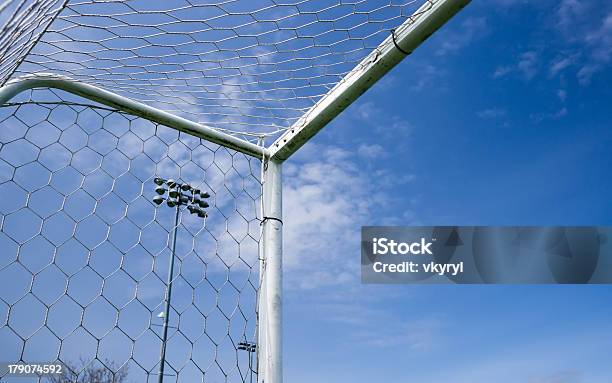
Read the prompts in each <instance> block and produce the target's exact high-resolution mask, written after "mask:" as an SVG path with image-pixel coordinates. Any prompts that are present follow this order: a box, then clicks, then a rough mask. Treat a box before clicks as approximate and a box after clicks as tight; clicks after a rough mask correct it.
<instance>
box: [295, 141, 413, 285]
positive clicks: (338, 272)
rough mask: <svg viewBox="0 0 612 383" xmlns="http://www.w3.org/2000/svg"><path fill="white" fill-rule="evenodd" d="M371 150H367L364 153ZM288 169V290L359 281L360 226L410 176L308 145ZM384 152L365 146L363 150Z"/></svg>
mask: <svg viewBox="0 0 612 383" xmlns="http://www.w3.org/2000/svg"><path fill="white" fill-rule="evenodd" d="M364 148H367V149H364ZM303 149H305V150H304V151H300V152H299V156H297V157H296V158H294V159H292V161H290V162H288V163H286V164H285V168H284V176H285V177H284V189H283V209H284V212H285V214H284V218H285V219H284V240H283V242H284V257H285V258H284V260H285V263H284V264H285V267H286V270H287V274H286V276H287V278H286V280H287V287H289V288H297V289H313V288H318V287H321V286H329V285H343V284H346V283H347V282H355V281H357V280H358V278H359V271H360V269H359V267H360V263H359V259H360V248H359V246H360V239H359V236H360V228H361V226H362V225H365V224H372V223H373V222H375V220H376V219H377V216H378V212H380V211H381V210H383V209H386V208H388V207H389V206H390V204H391V203H392V200H393V199H392V196H391V194H390V192H391V190H392V189H393V188H394V187H397V186H399V185H403V184H405V182H409V180H406V179H405V177H403V176H401V175H399V176H398V177H395V178H392V177H386V174H384V173H379V172H377V171H376V170H371V169H369V168H367V167H364V166H362V165H361V162H365V161H364V160H363V159H362V160H359V159H358V158H357V156H356V155H355V154H353V153H351V152H349V151H347V150H344V149H341V148H338V147H334V146H317V145H314V144H307V145H306V146H305V147H304V148H303ZM382 150H383V149H382V147H377V146H375V145H371V146H363V145H362V152H363V151H365V152H366V154H368V155H371V154H373V153H375V154H378V153H379V152H381V151H382Z"/></svg>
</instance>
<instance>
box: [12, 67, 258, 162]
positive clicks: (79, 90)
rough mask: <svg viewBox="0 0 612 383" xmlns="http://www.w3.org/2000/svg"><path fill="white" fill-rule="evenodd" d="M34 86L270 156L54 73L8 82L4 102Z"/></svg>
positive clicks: (203, 127)
mask: <svg viewBox="0 0 612 383" xmlns="http://www.w3.org/2000/svg"><path fill="white" fill-rule="evenodd" d="M34 88H54V89H61V90H63V91H66V92H68V93H72V94H76V95H78V96H81V97H84V98H86V99H88V100H92V101H95V102H99V103H100V104H103V105H106V106H109V107H111V108H115V109H117V110H120V111H122V112H125V113H129V114H132V115H134V116H138V117H142V118H145V119H147V120H150V121H154V122H157V123H159V124H162V125H165V126H167V127H170V128H173V129H176V130H179V131H181V132H185V133H187V134H190V135H192V136H196V137H199V138H203V139H205V140H208V141H211V142H214V143H215V144H219V145H222V146H226V147H228V148H232V149H234V150H237V151H239V152H241V153H244V154H247V155H249V156H253V157H256V158H262V156H264V157H265V156H267V155H268V151H267V149H265V148H262V147H260V146H257V145H255V144H253V143H251V142H248V141H245V140H242V139H240V138H238V137H236V136H232V135H230V134H227V133H224V132H221V131H219V130H216V129H214V128H211V127H209V126H206V125H202V124H199V123H197V122H193V121H190V120H187V119H185V118H183V117H180V116H176V115H173V114H170V113H168V112H164V111H163V110H160V109H156V108H153V107H150V106H148V105H145V104H143V103H141V102H138V101H134V100H132V99H129V98H127V97H123V96H121V95H119V94H116V93H113V92H109V91H107V90H104V89H101V88H98V87H96V86H93V85H89V84H85V83H82V82H79V81H76V80H73V79H71V78H68V77H64V76H59V75H54V74H48V73H38V74H33V75H27V76H22V77H19V78H16V79H14V80H11V81H9V82H7V83H6V84H5V85H4V86H2V87H0V105H3V104H5V103H7V102H9V101H10V100H11V99H12V98H13V97H15V96H16V95H18V94H19V93H21V92H23V91H26V90H28V89H34Z"/></svg>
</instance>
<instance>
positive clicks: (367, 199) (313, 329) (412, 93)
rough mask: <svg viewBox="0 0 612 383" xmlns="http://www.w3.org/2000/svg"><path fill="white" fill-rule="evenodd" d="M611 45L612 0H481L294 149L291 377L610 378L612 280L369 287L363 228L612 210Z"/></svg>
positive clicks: (606, 221) (289, 248) (591, 219)
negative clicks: (362, 261) (362, 277)
mask: <svg viewBox="0 0 612 383" xmlns="http://www.w3.org/2000/svg"><path fill="white" fill-rule="evenodd" d="M611 60H612V6H611V5H610V4H609V3H607V2H604V1H590V2H586V1H577V0H562V1H538V2H526V1H513V0H496V1H486V2H478V1H475V2H472V4H470V5H469V6H468V7H467V8H465V9H464V10H463V11H462V12H461V13H460V14H459V15H458V16H457V17H456V18H455V19H453V20H452V21H451V22H450V23H449V24H447V25H446V26H445V27H444V28H443V29H442V30H440V31H439V32H438V33H437V34H435V35H434V36H433V37H432V38H430V39H429V40H428V41H427V42H426V43H425V44H424V45H423V46H421V47H420V48H419V49H418V50H417V51H416V52H415V53H414V54H413V55H412V56H410V57H409V58H408V59H406V60H405V61H404V62H403V63H401V64H400V65H399V66H398V67H396V68H395V69H394V70H393V71H392V72H390V73H389V74H388V75H387V77H385V78H384V79H383V80H382V81H381V82H380V83H379V84H377V85H376V86H375V87H374V88H373V89H371V90H370V91H369V92H368V93H366V94H365V95H364V96H363V97H362V98H361V99H360V100H359V101H358V102H357V103H355V104H354V105H353V106H351V107H350V108H349V109H348V110H347V111H346V112H345V113H344V114H343V115H342V116H341V117H339V118H338V119H336V120H335V121H334V122H333V123H331V124H330V125H329V126H328V127H326V128H325V129H324V130H323V132H322V133H320V134H319V135H317V136H316V137H315V139H314V140H312V142H311V143H309V144H308V145H306V146H305V147H304V148H302V149H301V151H300V152H299V153H298V154H297V155H296V157H295V158H293V159H291V160H289V162H288V163H287V166H286V171H285V176H286V188H285V209H284V212H285V228H286V235H285V249H286V252H285V254H286V258H285V260H286V263H285V264H286V266H287V272H286V285H287V293H286V295H285V297H286V311H285V314H286V317H285V318H286V333H285V347H286V348H285V350H286V353H285V366H286V370H285V377H286V379H287V380H288V381H291V382H298V383H300V382H313V381H317V382H336V381H352V382H370V381H379V380H381V379H384V380H386V381H400V382H402V381H420V382H440V381H444V382H456V383H468V382H470V383H480V382H483V383H484V382H491V381H495V382H502V383H503V382H512V383H517V382H525V383H579V382H588V383H595V382H608V381H610V379H611V378H612V369H610V367H609V363H608V362H607V361H606V360H605V359H604V355H606V354H608V355H609V353H610V351H612V350H611V346H610V339H611V338H612V328H611V326H610V324H609V320H610V315H611V314H612V306H611V304H610V303H612V302H611V298H610V296H611V293H612V290H611V289H610V287H609V286H546V287H543V286H520V287H513V286H371V285H365V286H362V285H360V284H359V280H358V262H359V248H358V234H359V226H360V225H363V224H403V225H411V224H425V225H436V224H438V225H439V224H453V225H454V224H459V225H557V224H563V225H610V223H611V218H610V217H612V206H611V205H610V203H609V196H610V195H611V192H612V178H610V177H609V172H610V169H611V168H612V167H611V165H612V155H610V151H609V146H610V143H611V142H612V131H611V130H610V124H611V121H612V109H610V107H609V106H610V100H611V99H612V98H611V97H612V91H611V90H610V87H609V86H608V84H609V83H610V82H611V80H612V70H611V69H612V67H611V65H610V62H611ZM304 199H306V201H304ZM300 238H301V239H302V240H300ZM303 238H316V239H317V240H316V241H312V240H310V239H309V240H303Z"/></svg>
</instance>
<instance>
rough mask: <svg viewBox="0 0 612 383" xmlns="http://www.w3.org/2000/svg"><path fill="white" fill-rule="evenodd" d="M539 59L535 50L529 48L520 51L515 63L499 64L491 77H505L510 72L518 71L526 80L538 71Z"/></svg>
mask: <svg viewBox="0 0 612 383" xmlns="http://www.w3.org/2000/svg"><path fill="white" fill-rule="evenodd" d="M539 66H540V60H539V57H538V53H537V52H536V51H533V50H530V51H525V52H523V53H521V54H520V55H519V57H518V61H517V63H516V64H512V65H501V66H498V67H497V68H495V71H494V72H493V74H492V75H491V77H492V78H494V79H496V78H501V77H505V76H507V75H508V74H510V73H519V74H520V75H522V76H523V77H524V78H525V79H526V80H531V79H533V78H534V77H535V75H536V74H537V73H538V71H539Z"/></svg>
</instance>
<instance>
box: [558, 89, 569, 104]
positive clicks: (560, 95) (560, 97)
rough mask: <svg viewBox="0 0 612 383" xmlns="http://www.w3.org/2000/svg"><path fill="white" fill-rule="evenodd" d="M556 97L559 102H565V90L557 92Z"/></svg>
mask: <svg viewBox="0 0 612 383" xmlns="http://www.w3.org/2000/svg"><path fill="white" fill-rule="evenodd" d="M557 97H559V100H561V101H565V100H566V99H567V91H566V90H565V89H559V90H557Z"/></svg>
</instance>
